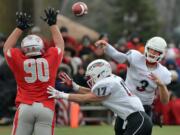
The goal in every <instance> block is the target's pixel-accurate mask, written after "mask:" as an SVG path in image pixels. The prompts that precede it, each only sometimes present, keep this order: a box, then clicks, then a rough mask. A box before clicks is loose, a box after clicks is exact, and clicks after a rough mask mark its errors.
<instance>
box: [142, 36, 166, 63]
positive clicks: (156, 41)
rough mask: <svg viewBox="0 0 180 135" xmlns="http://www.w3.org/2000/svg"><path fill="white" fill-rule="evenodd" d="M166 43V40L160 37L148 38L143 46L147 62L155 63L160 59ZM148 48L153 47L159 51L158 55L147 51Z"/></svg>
mask: <svg viewBox="0 0 180 135" xmlns="http://www.w3.org/2000/svg"><path fill="white" fill-rule="evenodd" d="M166 47H167V43H166V41H165V40H164V39H163V38H161V37H153V38H151V39H149V40H148V41H147V43H146V46H145V56H146V59H147V60H148V62H151V63H155V62H159V61H161V60H162V58H163V57H164V55H165V51H166ZM149 49H153V50H155V51H158V52H160V53H161V54H160V55H158V56H157V55H153V54H151V53H150V52H149Z"/></svg>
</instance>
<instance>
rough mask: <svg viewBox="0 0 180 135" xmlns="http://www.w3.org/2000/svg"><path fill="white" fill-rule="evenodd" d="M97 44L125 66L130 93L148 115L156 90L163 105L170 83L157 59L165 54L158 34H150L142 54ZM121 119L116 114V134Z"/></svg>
mask: <svg viewBox="0 0 180 135" xmlns="http://www.w3.org/2000/svg"><path fill="white" fill-rule="evenodd" d="M95 44H96V46H99V47H102V48H104V51H105V53H106V54H107V55H108V56H110V57H111V58H112V59H114V60H116V61H117V62H119V63H126V64H127V65H128V68H127V75H126V80H125V83H126V85H127V86H128V88H129V89H130V90H131V92H132V93H133V94H135V95H136V96H138V97H139V98H140V100H141V102H142V103H143V106H144V109H145V112H146V113H147V114H148V115H149V116H150V117H151V115H152V114H151V112H152V110H151V105H152V103H153V100H154V97H155V92H156V90H158V91H159V95H160V100H161V102H162V103H164V104H166V103H168V101H169V92H168V89H167V87H166V85H167V84H169V83H170V82H171V73H170V72H169V71H168V69H167V68H166V67H164V66H163V65H161V64H160V63H159V62H160V61H161V60H162V58H163V57H164V55H165V51H166V47H167V44H166V41H165V40H164V39H163V38H161V37H152V38H151V39H149V40H148V41H147V43H146V45H145V52H144V55H143V54H141V53H140V52H138V51H136V50H130V51H128V52H127V53H126V54H124V53H121V52H119V51H117V50H116V49H115V48H113V47H112V46H111V45H110V44H109V43H108V42H106V41H104V40H99V41H97V42H96V43H95ZM122 126H123V120H122V119H120V118H119V117H117V119H116V124H115V131H116V135H121V133H122V131H121V128H120V127H122Z"/></svg>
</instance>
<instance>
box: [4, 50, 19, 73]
mask: <svg viewBox="0 0 180 135" xmlns="http://www.w3.org/2000/svg"><path fill="white" fill-rule="evenodd" d="M21 53H22V52H21V50H20V49H18V48H11V49H9V50H8V51H7V53H5V54H4V56H5V59H6V61H7V63H8V65H9V67H10V68H11V70H13V69H14V68H15V67H16V62H17V60H18V59H19V56H20V55H21Z"/></svg>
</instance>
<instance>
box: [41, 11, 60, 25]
mask: <svg viewBox="0 0 180 135" xmlns="http://www.w3.org/2000/svg"><path fill="white" fill-rule="evenodd" d="M44 13H45V17H42V16H41V19H42V20H43V21H45V22H46V23H47V24H48V25H49V26H52V25H54V24H56V21H57V19H56V18H57V15H58V13H59V10H56V11H55V10H54V8H47V9H45V10H44Z"/></svg>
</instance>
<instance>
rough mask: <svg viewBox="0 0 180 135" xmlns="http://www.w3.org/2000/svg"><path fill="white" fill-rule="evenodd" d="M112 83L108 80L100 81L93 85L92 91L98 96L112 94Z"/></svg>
mask: <svg viewBox="0 0 180 135" xmlns="http://www.w3.org/2000/svg"><path fill="white" fill-rule="evenodd" d="M111 89H112V87H111V85H110V84H108V83H106V82H100V83H97V84H95V85H94V86H93V88H92V90H91V91H92V93H94V94H95V95H96V96H107V95H109V94H111Z"/></svg>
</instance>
